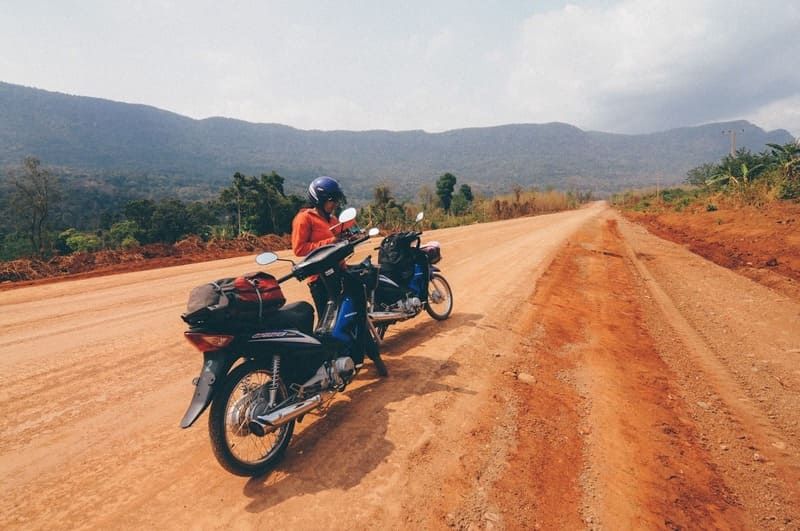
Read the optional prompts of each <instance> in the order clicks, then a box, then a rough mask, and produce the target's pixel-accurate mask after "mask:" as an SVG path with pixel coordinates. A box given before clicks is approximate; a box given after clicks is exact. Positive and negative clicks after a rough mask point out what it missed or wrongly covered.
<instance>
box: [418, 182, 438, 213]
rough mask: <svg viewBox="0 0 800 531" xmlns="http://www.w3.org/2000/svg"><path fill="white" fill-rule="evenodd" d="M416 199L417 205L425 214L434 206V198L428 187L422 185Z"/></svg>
mask: <svg viewBox="0 0 800 531" xmlns="http://www.w3.org/2000/svg"><path fill="white" fill-rule="evenodd" d="M417 198H418V199H419V204H420V206H421V207H422V211H423V212H427V211H429V210H430V209H431V208H433V207H434V206H435V205H434V201H435V199H436V196H435V195H434V193H433V190H432V189H431V187H430V185H427V184H423V185H422V186H420V188H419V192H418V193H417Z"/></svg>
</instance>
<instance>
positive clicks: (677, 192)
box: [612, 143, 800, 211]
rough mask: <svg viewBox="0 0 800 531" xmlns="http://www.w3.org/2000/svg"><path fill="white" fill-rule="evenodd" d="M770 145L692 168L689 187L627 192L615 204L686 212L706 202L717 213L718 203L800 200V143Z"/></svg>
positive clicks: (761, 202)
mask: <svg viewBox="0 0 800 531" xmlns="http://www.w3.org/2000/svg"><path fill="white" fill-rule="evenodd" d="M766 146H767V149H764V150H763V151H761V152H759V153H753V152H752V151H750V150H749V149H745V148H740V149H738V150H736V151H735V152H733V153H730V154H728V155H726V156H724V157H722V158H721V159H720V160H719V161H718V162H709V163H705V164H701V165H700V166H697V167H695V168H692V169H691V170H689V171H688V172H687V174H686V178H685V181H684V182H685V184H686V185H688V187H687V186H684V187H680V188H667V189H664V190H657V191H656V192H655V193H652V191H650V192H644V193H643V192H626V193H624V194H618V195H616V196H614V198H613V199H612V201H613V202H615V203H617V204H620V205H622V206H625V207H630V208H634V209H638V210H643V209H647V208H649V207H651V206H653V204H654V203H655V204H656V205H670V206H673V207H674V208H676V209H677V210H682V209H683V208H686V207H688V206H689V205H690V204H692V203H693V202H695V201H705V202H706V209H707V210H710V211H713V210H716V209H717V207H718V205H717V203H718V201H722V202H730V203H733V204H734V205H754V206H761V205H766V204H768V203H770V202H772V201H776V200H800V144H797V143H788V144H767V145H766Z"/></svg>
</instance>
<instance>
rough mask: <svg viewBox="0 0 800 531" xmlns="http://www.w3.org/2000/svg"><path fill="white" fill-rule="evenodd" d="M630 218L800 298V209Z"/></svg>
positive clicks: (785, 205) (781, 206)
mask: <svg viewBox="0 0 800 531" xmlns="http://www.w3.org/2000/svg"><path fill="white" fill-rule="evenodd" d="M625 215H626V217H628V218H629V219H631V220H632V221H636V222H638V223H641V224H643V225H644V226H646V227H647V228H648V229H649V230H650V231H651V232H652V233H653V234H656V235H657V236H660V237H662V238H665V239H668V240H671V241H674V242H676V243H679V244H681V245H684V246H686V248H688V249H689V250H691V251H692V252H695V253H697V254H699V255H700V256H703V257H705V258H707V259H709V260H711V261H712V262H715V263H717V264H719V265H721V266H724V267H728V268H730V269H734V270H736V271H738V272H740V273H741V274H743V275H746V276H748V277H750V278H752V279H753V280H756V281H757V282H761V283H762V284H764V285H767V286H770V287H773V288H774V289H778V290H782V291H784V292H787V293H790V294H793V295H796V296H797V295H800V204H797V203H790V202H788V201H782V202H776V203H772V204H770V205H767V206H765V207H761V208H756V207H752V206H748V207H742V208H733V207H727V208H721V209H720V210H717V211H712V212H707V211H705V210H698V209H694V210H689V211H684V212H673V211H664V212H660V213H638V212H626V213H625Z"/></svg>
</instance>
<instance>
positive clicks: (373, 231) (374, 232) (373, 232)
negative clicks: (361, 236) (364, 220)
mask: <svg viewBox="0 0 800 531" xmlns="http://www.w3.org/2000/svg"><path fill="white" fill-rule="evenodd" d="M380 233H381V231H380V230H378V227H372V228H371V229H369V232H368V233H367V234H368V235H369V237H370V238H372V237H373V236H377V235H378V234H380Z"/></svg>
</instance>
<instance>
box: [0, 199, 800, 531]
mask: <svg viewBox="0 0 800 531" xmlns="http://www.w3.org/2000/svg"><path fill="white" fill-rule="evenodd" d="M426 238H427V239H437V240H439V241H440V242H441V243H442V247H443V254H444V260H443V262H442V267H443V269H444V272H445V275H446V276H447V279H448V280H449V281H450V284H451V285H452V287H453V291H454V293H455V302H456V306H455V310H454V313H453V316H452V317H451V318H450V319H449V320H448V321H445V322H443V323H438V322H434V321H433V320H431V319H429V318H428V317H427V316H421V317H419V318H418V319H416V320H413V321H410V322H408V323H405V324H403V325H402V326H398V327H396V328H395V329H393V330H392V329H390V331H389V333H388V334H387V341H386V345H385V354H384V358H385V359H386V361H387V364H388V366H389V369H390V371H391V376H390V377H389V378H387V379H378V378H377V377H375V373H374V370H372V368H371V367H369V370H367V371H366V372H362V373H361V374H360V375H359V378H358V380H357V382H356V384H355V385H353V386H351V387H350V388H348V390H347V392H345V393H344V395H343V396H342V397H340V398H339V399H338V401H337V402H336V403H335V404H334V406H333V407H332V408H331V410H330V412H329V414H328V415H327V416H326V417H323V418H319V419H317V418H315V419H313V420H312V421H311V422H309V419H307V420H306V421H304V422H303V424H301V425H299V426H298V427H299V428H300V429H299V430H297V431H296V435H295V438H294V439H293V441H292V445H291V446H290V448H289V451H288V453H287V456H286V459H285V460H284V461H283V462H282V463H281V465H280V466H279V467H278V468H277V469H276V470H275V471H274V472H272V473H271V474H269V475H267V476H266V477H260V478H254V479H251V480H245V479H242V478H238V477H234V476H231V475H229V474H227V473H226V472H224V471H223V470H222V469H221V468H220V467H219V466H218V465H217V463H216V462H215V461H214V458H213V456H212V454H211V450H210V447H209V443H208V434H207V431H206V426H205V424H206V417H205V415H204V416H203V417H202V418H201V419H200V421H198V423H197V424H196V425H195V426H194V427H193V428H191V429H189V430H180V429H179V428H178V421H179V420H180V418H181V416H182V414H183V412H184V410H185V407H186V406H187V405H188V400H189V398H190V396H191V393H192V390H193V388H192V387H191V384H190V382H191V380H192V378H193V377H195V376H196V374H197V373H198V372H199V368H200V359H201V358H200V356H199V354H198V353H196V352H194V351H193V350H192V349H191V347H190V346H189V345H188V344H186V343H185V341H184V340H183V338H182V336H181V333H182V331H183V326H182V323H181V321H180V319H179V318H178V315H179V314H180V313H181V311H182V308H183V306H184V304H185V299H186V296H187V294H188V292H189V290H190V289H191V288H192V287H193V286H195V285H198V284H201V283H203V282H206V281H208V280H210V279H214V278H220V277H224V276H232V275H235V274H239V273H242V272H244V271H249V270H253V269H256V267H254V264H253V263H252V262H251V259H249V258H247V259H242V258H237V259H229V260H222V261H217V262H209V263H204V264H194V265H187V266H179V267H173V268H167V269H160V270H151V271H145V272H139V273H129V274H122V275H116V276H111V277H102V278H94V279H86V280H79V281H72V282H61V283H57V284H52V285H41V286H35V287H27V288H20V289H16V290H11V291H8V292H5V293H3V294H2V297H0V476H1V477H2V478H3V479H2V485H0V528H3V529H9V528H26V529H28V528H44V527H48V528H52V527H56V528H70V529H73V528H98V527H99V528H187V527H189V528H229V527H236V528H255V527H267V526H270V527H273V526H274V527H277V528H285V527H288V526H293V527H295V528H299V529H328V528H337V529H340V528H342V527H345V526H346V527H352V528H357V529H359V528H412V529H417V528H447V527H454V528H460V529H468V528H472V529H490V528H495V529H497V528H508V529H519V528H528V529H532V528H542V529H553V528H564V529H581V528H587V529H641V528H667V529H684V528H692V529H698V528H732V529H800V501H799V500H800V453H799V452H800V424H798V419H800V415H798V411H800V363H799V361H800V301H798V300H795V299H793V298H791V297H787V296H786V295H781V294H779V293H777V292H774V291H770V290H769V289H768V288H765V287H763V286H761V285H758V284H755V283H753V282H752V281H751V280H748V279H746V278H744V277H741V276H738V275H737V274H735V273H732V272H730V271H728V270H726V269H723V268H720V267H719V266H716V265H714V264H712V263H710V262H707V261H705V260H703V259H702V258H699V257H697V256H695V255H692V254H691V253H689V252H688V251H686V250H685V249H684V248H682V247H680V246H677V245H675V244H672V243H669V242H666V241H664V240H660V239H657V238H655V237H653V236H651V235H650V234H648V233H647V232H645V231H644V230H643V229H641V228H640V227H638V226H635V225H631V224H630V223H629V222H626V221H624V220H622V219H621V218H620V217H618V216H617V215H616V214H615V213H614V212H613V211H611V210H610V209H607V208H606V207H605V206H604V205H602V204H599V203H598V204H595V205H593V206H591V207H589V208H586V209H583V210H579V211H575V212H565V213H560V214H555V215H548V216H541V217H535V218H525V219H517V220H512V221H506V222H499V223H491V224H485V225H475V226H469V227H460V228H456V229H448V230H443V231H431V232H429V233H427V234H426ZM365 252H366V251H364V253H365ZM362 254H363V253H362ZM271 271H273V272H277V274H280V273H282V272H284V268H282V267H274V268H271ZM285 293H286V295H287V298H288V299H289V300H296V299H298V298H305V299H308V294H307V290H306V288H305V286H302V285H300V284H297V283H292V284H289V285H286V286H285Z"/></svg>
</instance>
